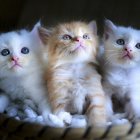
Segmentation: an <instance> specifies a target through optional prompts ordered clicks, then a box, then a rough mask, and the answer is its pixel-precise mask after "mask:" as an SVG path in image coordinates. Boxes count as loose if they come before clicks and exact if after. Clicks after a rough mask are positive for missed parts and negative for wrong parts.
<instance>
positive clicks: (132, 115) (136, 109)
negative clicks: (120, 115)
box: [125, 93, 140, 120]
mask: <svg viewBox="0 0 140 140" xmlns="http://www.w3.org/2000/svg"><path fill="white" fill-rule="evenodd" d="M139 104H140V93H131V95H130V98H129V100H128V101H127V103H126V106H125V110H126V113H127V115H128V118H129V119H130V120H132V119H138V118H140V105H139Z"/></svg>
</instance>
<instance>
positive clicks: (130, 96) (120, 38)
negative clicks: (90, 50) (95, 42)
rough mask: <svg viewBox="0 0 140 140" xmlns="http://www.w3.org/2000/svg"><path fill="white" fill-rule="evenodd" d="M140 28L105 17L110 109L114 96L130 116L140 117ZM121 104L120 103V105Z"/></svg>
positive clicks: (107, 82) (105, 84)
mask: <svg viewBox="0 0 140 140" xmlns="http://www.w3.org/2000/svg"><path fill="white" fill-rule="evenodd" d="M139 36H140V31H139V30H136V29H133V28H131V27H122V26H116V25H114V24H113V23H112V22H111V21H109V20H106V21H105V32H104V64H103V69H102V70H103V71H104V78H103V84H104V88H105V92H106V94H107V100H108V104H107V110H108V114H110V117H111V116H112V114H113V110H112V101H111V97H112V95H113V96H116V97H117V98H118V99H119V100H120V101H121V102H122V103H123V104H125V111H126V113H127V115H128V117H129V118H130V119H132V118H138V117H140V106H139V103H140V77H139V73H140V66H139V64H140V37H139ZM118 108H119V107H118Z"/></svg>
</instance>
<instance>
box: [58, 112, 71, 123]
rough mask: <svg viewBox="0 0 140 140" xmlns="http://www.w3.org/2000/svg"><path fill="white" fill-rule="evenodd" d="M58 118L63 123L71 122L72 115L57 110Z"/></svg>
mask: <svg viewBox="0 0 140 140" xmlns="http://www.w3.org/2000/svg"><path fill="white" fill-rule="evenodd" d="M57 116H58V118H60V119H61V120H62V121H63V122H64V123H66V124H68V125H69V124H71V121H72V116H71V115H70V113H68V112H59V113H58V114H57Z"/></svg>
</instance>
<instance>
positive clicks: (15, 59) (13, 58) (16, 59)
mask: <svg viewBox="0 0 140 140" xmlns="http://www.w3.org/2000/svg"><path fill="white" fill-rule="evenodd" d="M11 60H12V61H18V60H19V58H18V57H16V56H12V57H11Z"/></svg>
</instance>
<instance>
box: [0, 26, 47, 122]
mask: <svg viewBox="0 0 140 140" xmlns="http://www.w3.org/2000/svg"><path fill="white" fill-rule="evenodd" d="M39 26H40V25H38V24H37V25H36V26H35V27H34V28H33V30H32V31H31V32H29V31H27V30H20V31H18V32H15V31H13V32H8V33H3V34H1V35H0V89H2V90H3V91H4V93H3V94H1V97H0V112H3V111H4V110H5V108H6V107H7V106H8V104H9V101H8V100H9V99H10V100H12V101H14V100H17V99H19V100H21V101H23V102H24V101H25V100H26V99H28V98H29V99H31V100H32V101H33V102H34V103H35V104H36V105H37V106H38V111H39V112H40V113H41V114H42V115H43V117H44V119H47V117H48V114H49V113H50V107H49V104H48V101H47V94H46V91H45V88H44V83H43V80H42V75H43V67H42V66H43V64H42V48H41V46H42V45H43V44H41V42H40V40H39V36H38V27H39ZM42 47H43V46H42ZM8 98H9V99H8ZM29 106H30V105H29Z"/></svg>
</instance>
